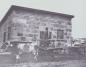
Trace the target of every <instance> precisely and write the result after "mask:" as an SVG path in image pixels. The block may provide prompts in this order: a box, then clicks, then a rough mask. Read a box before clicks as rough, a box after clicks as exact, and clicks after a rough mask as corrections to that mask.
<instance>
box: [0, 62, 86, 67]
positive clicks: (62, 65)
mask: <svg viewBox="0 0 86 67" xmlns="http://www.w3.org/2000/svg"><path fill="white" fill-rule="evenodd" d="M0 67H86V60H68V61H59V62H41V63H40V62H38V63H20V64H4V65H2V64H1V65H0Z"/></svg>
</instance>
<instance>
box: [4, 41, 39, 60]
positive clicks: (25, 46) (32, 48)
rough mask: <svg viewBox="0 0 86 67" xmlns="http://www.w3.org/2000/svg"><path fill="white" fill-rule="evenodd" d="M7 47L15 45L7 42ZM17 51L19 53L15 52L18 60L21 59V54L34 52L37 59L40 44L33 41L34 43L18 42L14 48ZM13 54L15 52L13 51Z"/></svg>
mask: <svg viewBox="0 0 86 67" xmlns="http://www.w3.org/2000/svg"><path fill="white" fill-rule="evenodd" d="M6 44H7V46H6V49H5V50H7V49H8V47H11V48H12V47H13V46H14V45H13V44H11V43H9V42H7V43H6ZM14 49H15V50H16V49H18V50H16V51H17V53H15V54H14V55H15V56H16V60H19V59H20V55H21V54H23V53H32V54H33V55H34V59H35V60H37V56H38V44H37V42H36V41H35V42H32V43H18V44H17V45H16V48H14ZM12 54H13V53H12Z"/></svg>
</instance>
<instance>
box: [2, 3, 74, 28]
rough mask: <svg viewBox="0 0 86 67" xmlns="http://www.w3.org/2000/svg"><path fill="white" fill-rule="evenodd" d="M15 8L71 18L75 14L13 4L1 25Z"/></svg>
mask: <svg viewBox="0 0 86 67" xmlns="http://www.w3.org/2000/svg"><path fill="white" fill-rule="evenodd" d="M13 10H24V11H27V12H29V11H30V12H36V13H42V14H50V15H59V16H63V17H67V18H70V19H71V18H73V17H74V16H73V15H68V14H63V13H56V12H50V11H45V10H39V9H32V8H27V7H21V6H15V5H12V6H11V7H10V9H9V10H8V12H7V13H6V15H5V16H4V18H3V19H2V20H1V23H0V27H1V26H2V24H4V22H5V21H6V20H7V18H8V16H9V15H10V14H11V13H12V11H13Z"/></svg>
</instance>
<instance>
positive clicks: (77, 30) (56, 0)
mask: <svg viewBox="0 0 86 67" xmlns="http://www.w3.org/2000/svg"><path fill="white" fill-rule="evenodd" d="M85 4H86V0H1V1H0V20H1V19H2V18H3V17H4V15H5V14H6V12H7V11H8V9H9V7H10V6H11V5H18V6H24V7H29V8H35V9H41V10H48V11H53V12H58V13H65V14H71V15H74V16H75V18H73V20H72V36H73V37H74V38H86V13H85V12H86V7H85V6H86V5H85Z"/></svg>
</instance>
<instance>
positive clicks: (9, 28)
mask: <svg viewBox="0 0 86 67" xmlns="http://www.w3.org/2000/svg"><path fill="white" fill-rule="evenodd" d="M10 37H11V27H10V26H9V27H8V40H9V39H10Z"/></svg>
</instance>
